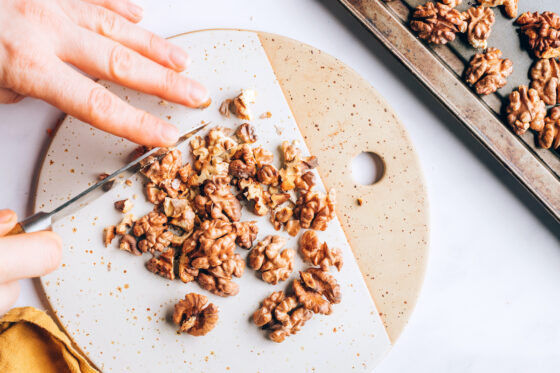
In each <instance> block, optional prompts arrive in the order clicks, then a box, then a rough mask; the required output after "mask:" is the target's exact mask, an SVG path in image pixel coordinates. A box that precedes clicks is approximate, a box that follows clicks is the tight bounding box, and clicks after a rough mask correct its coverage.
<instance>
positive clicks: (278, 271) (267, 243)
mask: <svg viewBox="0 0 560 373" xmlns="http://www.w3.org/2000/svg"><path fill="white" fill-rule="evenodd" d="M285 244H286V240H285V239H284V238H282V237H280V236H267V237H265V238H264V240H262V241H260V242H259V243H258V244H257V245H256V246H255V247H254V248H253V249H252V250H251V252H250V253H249V256H248V258H247V260H248V262H249V267H251V268H253V269H254V270H256V271H259V272H260V273H261V277H262V279H263V281H265V282H267V283H269V284H272V285H276V284H277V283H278V282H280V281H285V280H287V279H288V277H290V274H291V273H292V271H293V269H294V256H295V255H294V254H295V253H294V250H292V249H284V250H283V251H281V250H282V248H283V247H284V245H285Z"/></svg>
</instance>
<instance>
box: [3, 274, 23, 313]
mask: <svg viewBox="0 0 560 373" xmlns="http://www.w3.org/2000/svg"><path fill="white" fill-rule="evenodd" d="M19 291H20V288H19V283H18V282H17V281H12V282H8V283H6V284H1V285H0V316H1V315H3V314H5V313H6V312H8V310H9V309H10V308H11V307H12V305H13V304H14V303H15V302H16V301H17V299H18V297H19Z"/></svg>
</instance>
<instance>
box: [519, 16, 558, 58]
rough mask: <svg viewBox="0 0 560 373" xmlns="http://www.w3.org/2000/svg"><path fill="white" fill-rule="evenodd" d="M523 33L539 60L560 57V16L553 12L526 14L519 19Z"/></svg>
mask: <svg viewBox="0 0 560 373" xmlns="http://www.w3.org/2000/svg"><path fill="white" fill-rule="evenodd" d="M516 23H517V24H518V25H520V26H521V32H522V33H523V34H524V35H525V37H526V38H527V42H528V44H529V47H530V48H531V49H532V50H533V53H534V54H535V56H537V57H538V58H554V57H559V56H560V16H559V15H558V14H556V13H553V12H543V13H540V14H539V13H538V12H534V13H531V12H525V13H523V14H522V15H520V16H519V18H517V21H516Z"/></svg>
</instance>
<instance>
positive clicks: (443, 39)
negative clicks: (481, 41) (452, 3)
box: [410, 2, 467, 44]
mask: <svg viewBox="0 0 560 373" xmlns="http://www.w3.org/2000/svg"><path fill="white" fill-rule="evenodd" d="M410 27H411V28H412V30H414V31H416V32H417V33H418V37H420V38H421V39H424V40H426V41H427V42H428V43H434V44H446V43H447V42H450V41H453V40H455V34H456V33H458V32H465V31H467V22H466V21H465V15H464V14H463V13H461V12H459V11H458V10H456V9H453V8H451V7H449V6H447V5H445V4H442V3H436V4H434V3H432V2H428V3H426V4H425V5H420V6H418V7H417V8H416V10H415V11H414V12H413V13H412V20H411V21H410Z"/></svg>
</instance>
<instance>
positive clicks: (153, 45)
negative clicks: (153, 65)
mask: <svg viewBox="0 0 560 373" xmlns="http://www.w3.org/2000/svg"><path fill="white" fill-rule="evenodd" d="M162 49H163V48H162V43H161V39H160V38H159V37H158V36H157V35H156V34H152V33H150V36H149V40H148V51H147V52H148V53H150V54H151V53H154V54H156V53H160V52H162Z"/></svg>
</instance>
